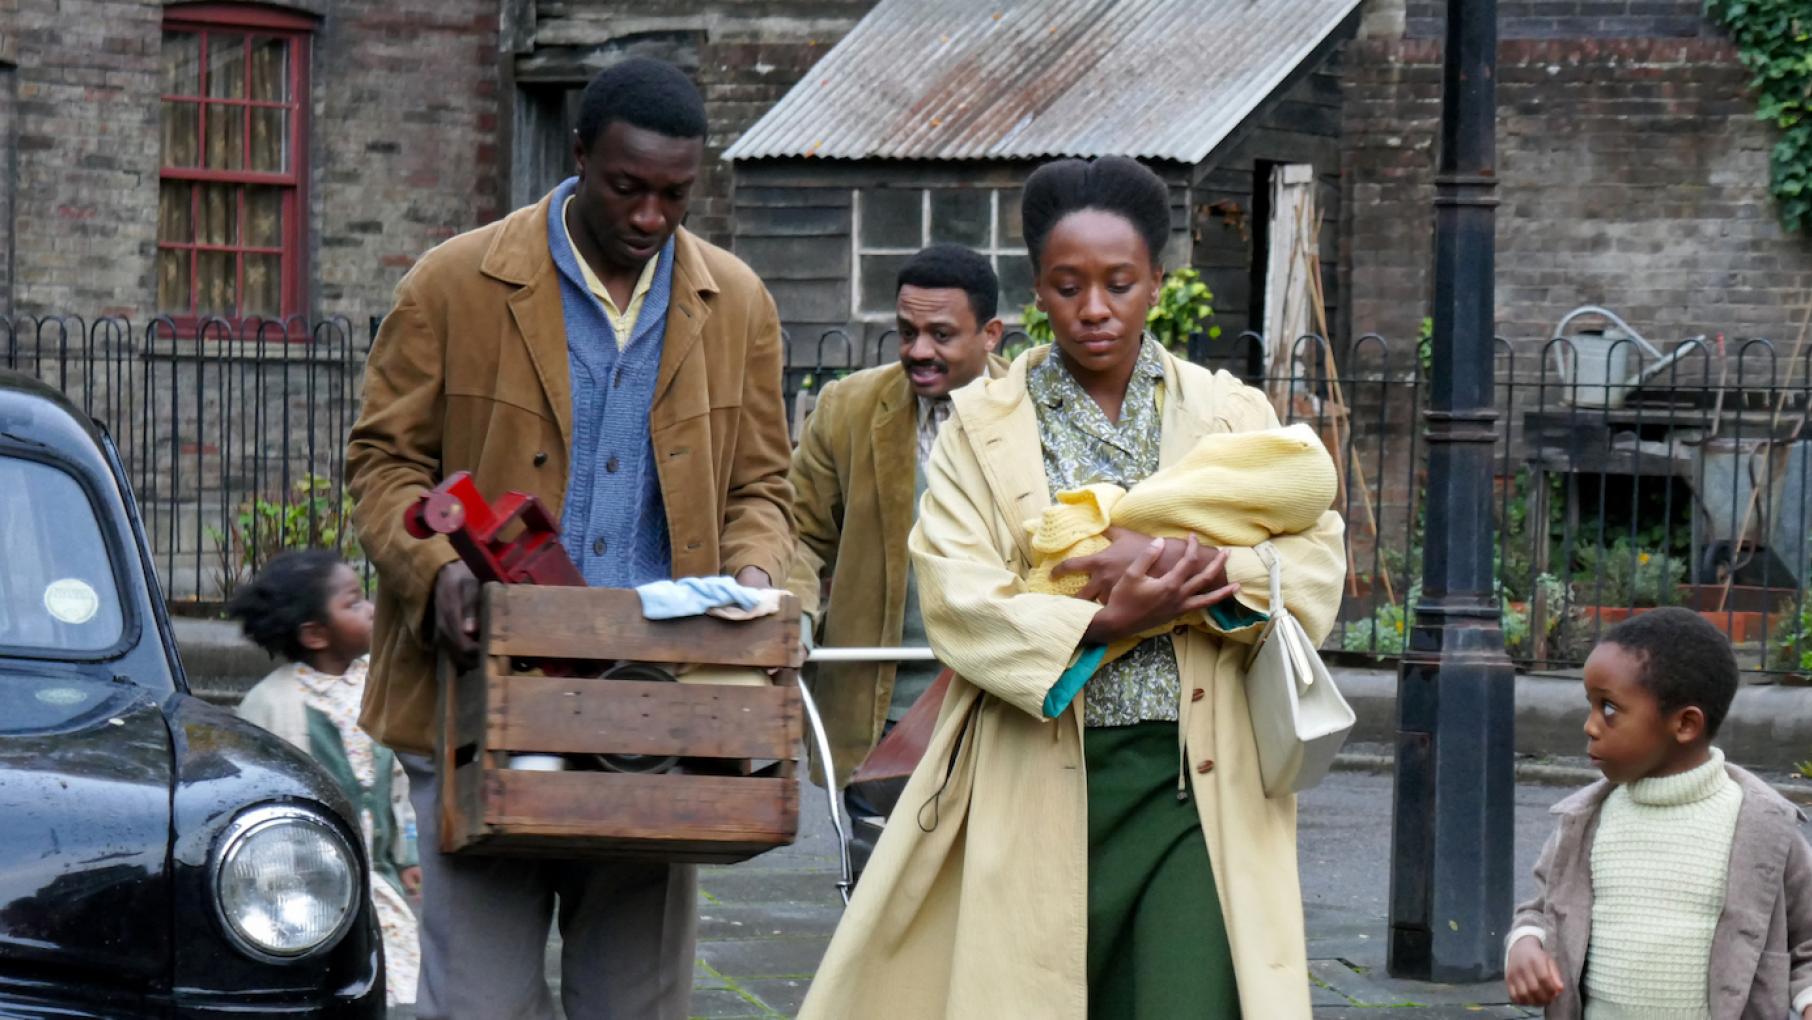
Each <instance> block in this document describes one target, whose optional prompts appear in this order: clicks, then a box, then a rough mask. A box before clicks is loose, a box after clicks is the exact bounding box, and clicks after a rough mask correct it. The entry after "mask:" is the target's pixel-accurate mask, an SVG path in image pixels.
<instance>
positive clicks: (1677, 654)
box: [1599, 606, 1738, 739]
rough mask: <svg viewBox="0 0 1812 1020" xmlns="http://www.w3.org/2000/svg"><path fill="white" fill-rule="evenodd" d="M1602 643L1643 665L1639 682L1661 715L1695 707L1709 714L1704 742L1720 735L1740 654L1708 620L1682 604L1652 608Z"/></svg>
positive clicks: (1608, 634)
mask: <svg viewBox="0 0 1812 1020" xmlns="http://www.w3.org/2000/svg"><path fill="white" fill-rule="evenodd" d="M1599 642H1600V643H1601V644H1611V645H1616V646H1617V647H1619V648H1621V649H1623V650H1624V651H1626V652H1629V653H1630V654H1631V655H1633V656H1635V657H1636V658H1637V659H1638V660H1640V661H1641V667H1640V671H1639V672H1638V674H1637V680H1638V682H1640V683H1641V684H1642V686H1643V687H1645V688H1647V689H1648V692H1649V693H1650V694H1653V695H1654V696H1655V700H1656V701H1658V702H1660V703H1661V712H1662V714H1663V715H1665V714H1667V713H1669V712H1676V711H1679V710H1680V709H1682V708H1686V707H1687V706H1689V705H1690V706H1696V707H1697V708H1698V709H1699V711H1701V712H1704V713H1705V736H1706V739H1711V738H1713V737H1716V736H1717V735H1718V727H1720V726H1722V725H1723V724H1724V717H1725V716H1726V715H1728V714H1729V713H1730V702H1731V701H1732V700H1733V699H1734V698H1735V697H1736V692H1737V681H1738V677H1737V664H1736V655H1735V654H1734V653H1733V652H1731V650H1730V640H1729V639H1728V638H1726V637H1725V636H1724V634H1723V632H1721V631H1719V630H1718V629H1717V628H1716V627H1714V626H1712V625H1711V623H1710V622H1708V621H1707V620H1706V619H1705V618H1704V617H1702V616H1700V615H1699V614H1698V613H1695V612H1693V611H1692V610H1690V609H1683V608H1681V607H1679V606H1667V607H1664V608H1661V609H1651V610H1649V611H1648V612H1646V613H1642V614H1640V615H1637V616H1632V617H1630V618H1629V619H1627V620H1625V621H1623V622H1622V623H1619V624H1617V625H1616V626H1615V627H1612V628H1611V629H1610V630H1608V631H1605V634H1604V637H1602V638H1600V639H1599Z"/></svg>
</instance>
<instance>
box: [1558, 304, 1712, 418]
mask: <svg viewBox="0 0 1812 1020" xmlns="http://www.w3.org/2000/svg"><path fill="white" fill-rule="evenodd" d="M1588 315H1595V316H1598V317H1599V318H1602V319H1604V320H1605V321H1606V322H1607V323H1609V325H1608V326H1606V327H1604V328H1601V329H1596V330H1591V329H1588V330H1581V331H1580V332H1578V333H1574V334H1572V335H1570V336H1569V335H1568V334H1567V326H1568V325H1569V324H1571V323H1572V322H1573V320H1574V319H1578V318H1581V317H1584V316H1588ZM1561 339H1565V340H1566V341H1567V343H1565V344H1560V343H1554V342H1553V340H1561ZM1553 340H1551V341H1550V342H1549V343H1550V350H1552V351H1553V352H1554V370H1555V372H1556V373H1557V374H1558V375H1559V376H1560V381H1561V384H1562V385H1563V386H1564V387H1565V389H1564V390H1563V392H1562V393H1561V398H1560V399H1561V400H1562V402H1564V403H1568V404H1571V405H1573V406H1574V407H1603V408H1619V407H1622V406H1623V403H1624V401H1625V400H1626V399H1627V398H1628V397H1629V394H1630V391H1631V390H1634V389H1636V388H1637V387H1639V386H1641V385H1642V384H1643V383H1645V382H1647V381H1649V380H1650V379H1653V378H1654V377H1656V376H1658V375H1660V374H1661V373H1663V372H1665V371H1667V370H1668V368H1670V367H1672V366H1673V364H1674V363H1675V362H1676V361H1679V360H1680V358H1682V357H1683V356H1685V355H1686V354H1687V352H1689V351H1691V350H1692V349H1693V348H1694V347H1697V346H1702V345H1703V344H1704V341H1705V338H1704V337H1702V336H1701V337H1694V338H1693V339H1691V340H1686V341H1683V342H1682V343H1681V344H1680V345H1679V346H1677V347H1675V348H1674V349H1673V351H1672V352H1671V353H1669V354H1666V355H1663V354H1662V353H1661V352H1660V351H1659V350H1657V349H1656V348H1655V345H1654V344H1651V343H1649V342H1648V341H1647V340H1645V339H1643V338H1642V335H1641V334H1640V333H1637V332H1636V331H1635V330H1634V329H1632V328H1630V324H1629V323H1627V322H1624V321H1623V320H1622V319H1621V318H1619V317H1618V316H1617V314H1616V313H1615V312H1612V311H1610V310H1608V309H1605V308H1600V307H1598V306H1597V305H1584V306H1581V307H1579V308H1575V309H1573V310H1572V311H1570V312H1568V313H1567V314H1566V315H1564V316H1562V317H1561V320H1560V325H1558V326H1555V327H1554V336H1553ZM1569 345H1570V346H1569Z"/></svg>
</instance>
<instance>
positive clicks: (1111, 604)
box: [1082, 535, 1239, 644]
mask: <svg viewBox="0 0 1812 1020" xmlns="http://www.w3.org/2000/svg"><path fill="white" fill-rule="evenodd" d="M1163 553H1164V542H1163V540H1162V539H1152V540H1151V541H1150V542H1149V543H1147V544H1146V546H1145V551H1144V552H1142V553H1140V554H1139V556H1138V558H1137V559H1135V560H1133V562H1132V563H1131V564H1130V565H1129V566H1128V567H1127V568H1126V572H1125V573H1124V574H1122V575H1121V576H1120V579H1119V581H1117V582H1116V583H1115V584H1114V586H1113V587H1112V588H1111V589H1110V590H1109V591H1108V593H1107V602H1106V604H1105V605H1103V606H1102V608H1101V611H1100V612H1098V613H1096V614H1095V618H1094V619H1093V620H1091V621H1090V622H1089V625H1088V630H1087V631H1085V632H1084V633H1083V635H1082V639H1083V640H1084V641H1087V642H1089V643H1091V644H1108V643H1111V642H1114V641H1118V640H1120V639H1121V638H1127V637H1132V636H1133V635H1135V634H1143V633H1144V632H1146V631H1148V630H1151V629H1153V628H1155V627H1160V626H1163V625H1164V624H1166V623H1169V622H1170V621H1171V620H1174V619H1176V618H1177V617H1179V616H1183V615H1186V614H1188V613H1194V612H1200V611H1201V610H1204V609H1207V608H1208V607H1209V606H1212V605H1214V604H1215V603H1216V602H1221V601H1223V600H1225V599H1228V598H1231V597H1232V596H1233V595H1235V594H1236V593H1238V591H1239V585H1237V584H1225V583H1223V582H1225V581H1226V579H1227V550H1225V549H1216V550H1212V551H1210V550H1209V549H1208V548H1206V547H1205V546H1203V545H1202V544H1201V543H1199V542H1197V541H1196V540H1195V536H1193V535H1191V536H1190V537H1189V539H1188V541H1187V542H1185V543H1184V548H1183V555H1182V557H1181V558H1180V559H1178V560H1177V562H1176V564H1175V565H1174V566H1172V567H1171V568H1170V569H1169V570H1166V571H1163V572H1162V573H1160V572H1158V571H1157V570H1156V567H1157V564H1158V559H1159V557H1160V556H1162V555H1163Z"/></svg>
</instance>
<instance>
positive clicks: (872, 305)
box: [857, 255, 912, 315]
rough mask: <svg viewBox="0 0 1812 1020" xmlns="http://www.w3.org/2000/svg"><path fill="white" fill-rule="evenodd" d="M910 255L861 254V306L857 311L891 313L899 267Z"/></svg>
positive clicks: (897, 287)
mask: <svg viewBox="0 0 1812 1020" xmlns="http://www.w3.org/2000/svg"><path fill="white" fill-rule="evenodd" d="M911 257H912V256H910V255H864V256H862V307H860V308H858V309H857V311H858V312H875V313H879V314H883V315H892V314H893V310H894V305H895V302H894V297H895V294H896V293H897V292H898V291H899V289H900V288H899V275H900V267H901V266H903V265H905V264H906V260H907V259H909V258H911Z"/></svg>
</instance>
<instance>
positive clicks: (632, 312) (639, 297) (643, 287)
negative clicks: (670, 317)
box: [560, 196, 661, 351]
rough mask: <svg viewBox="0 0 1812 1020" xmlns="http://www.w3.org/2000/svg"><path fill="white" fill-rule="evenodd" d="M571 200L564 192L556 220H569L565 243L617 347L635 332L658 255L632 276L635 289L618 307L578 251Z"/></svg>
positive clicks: (619, 347)
mask: <svg viewBox="0 0 1812 1020" xmlns="http://www.w3.org/2000/svg"><path fill="white" fill-rule="evenodd" d="M572 204H573V200H572V197H571V196H568V197H567V199H566V204H565V205H562V206H561V207H560V221H561V222H562V223H565V224H569V226H568V227H567V230H566V244H567V246H568V247H570V248H571V249H572V250H573V261H574V262H577V263H578V264H579V272H580V274H582V275H583V276H584V277H585V286H586V287H587V288H589V289H590V290H591V293H592V296H593V297H596V298H597V299H598V303H599V304H601V305H603V306H604V315H605V316H606V317H607V318H609V319H610V329H611V331H612V332H613V333H615V334H616V335H617V350H618V351H621V350H623V349H624V348H626V347H628V346H629V339H630V337H633V336H635V327H636V320H637V319H640V318H641V317H642V302H643V301H644V300H646V299H647V297H648V290H649V288H650V287H653V286H654V271H655V270H656V269H658V268H659V267H660V261H661V257H660V255H659V254H656V255H655V256H654V258H651V259H649V260H648V262H647V264H646V265H644V266H642V276H641V278H640V279H638V280H636V282H635V290H634V291H632V292H631V293H630V295H629V307H627V308H624V309H622V310H621V311H618V310H617V302H616V299H615V298H612V297H611V296H610V291H609V290H607V289H606V288H605V286H604V281H603V280H600V279H598V274H597V273H594V272H592V271H591V263H589V262H586V261H585V256H584V255H581V254H580V253H579V245H578V242H576V241H574V240H573V232H572V228H571V226H570V224H571V223H572V219H571V218H570V217H569V216H568V215H567V213H569V212H571V210H572Z"/></svg>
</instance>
